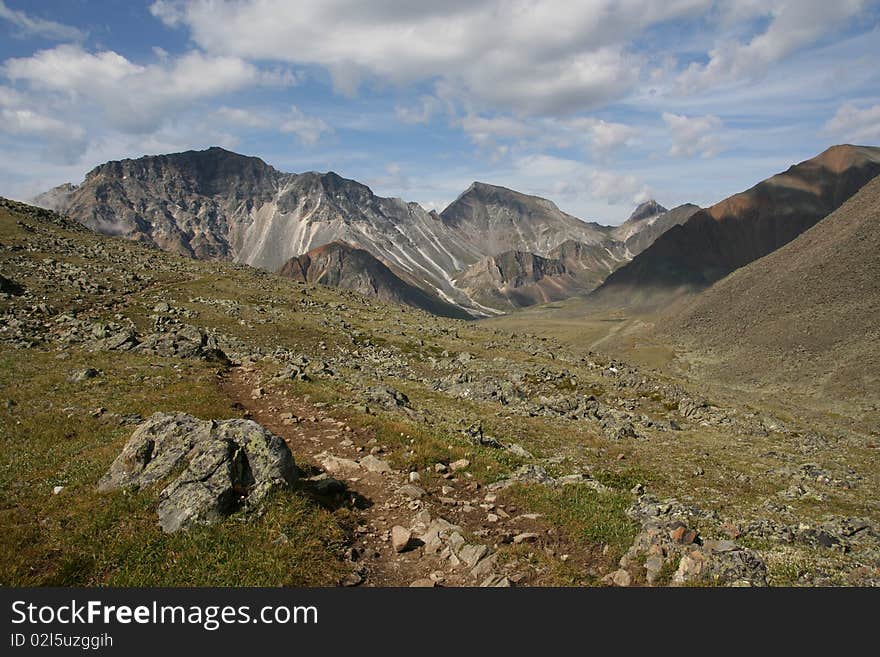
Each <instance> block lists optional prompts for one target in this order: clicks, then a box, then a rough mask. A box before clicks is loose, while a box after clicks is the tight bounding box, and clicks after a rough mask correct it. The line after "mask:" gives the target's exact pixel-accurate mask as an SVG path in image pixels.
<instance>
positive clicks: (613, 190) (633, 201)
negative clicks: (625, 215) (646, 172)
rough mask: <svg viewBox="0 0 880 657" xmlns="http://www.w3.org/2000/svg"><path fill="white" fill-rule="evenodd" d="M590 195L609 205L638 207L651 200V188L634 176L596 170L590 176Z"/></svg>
mask: <svg viewBox="0 0 880 657" xmlns="http://www.w3.org/2000/svg"><path fill="white" fill-rule="evenodd" d="M589 186H590V193H591V194H592V195H593V196H594V197H595V198H599V199H602V200H604V201H606V202H607V203H608V204H609V205H620V204H627V205H637V204H639V203H642V202H643V201H647V200H648V199H649V198H651V190H650V188H649V187H648V186H647V185H645V184H644V183H642V182H641V181H639V180H638V178H636V177H635V176H634V175H632V174H628V173H618V172H615V171H603V170H596V171H593V172H592V173H591V174H590V178H589Z"/></svg>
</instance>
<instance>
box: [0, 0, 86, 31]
mask: <svg viewBox="0 0 880 657" xmlns="http://www.w3.org/2000/svg"><path fill="white" fill-rule="evenodd" d="M0 20H4V21H7V22H8V23H11V24H12V25H13V26H14V27H15V29H16V30H17V31H18V33H19V34H21V35H22V36H36V37H42V38H44V39H50V40H52V41H81V40H83V39H84V38H85V37H86V34H85V32H83V31H82V30H80V29H78V28H76V27H73V26H72V25H64V24H63V23H57V22H55V21H50V20H46V19H45V18H39V17H37V16H31V15H29V14H27V13H26V12H23V11H20V10H16V9H10V8H9V7H7V6H6V3H5V2H4V1H3V0H0Z"/></svg>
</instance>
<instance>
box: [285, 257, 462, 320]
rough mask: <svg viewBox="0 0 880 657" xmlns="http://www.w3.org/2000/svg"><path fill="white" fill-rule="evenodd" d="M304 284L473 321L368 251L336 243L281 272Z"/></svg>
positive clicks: (294, 261) (293, 260)
mask: <svg viewBox="0 0 880 657" xmlns="http://www.w3.org/2000/svg"><path fill="white" fill-rule="evenodd" d="M279 273H280V274H281V275H282V276H289V277H290V278H293V279H294V280H297V281H302V282H303V283H319V284H321V285H329V286H332V287H341V288H345V289H347V290H352V291H354V292H357V293H359V294H363V295H365V296H370V297H376V298H378V299H381V300H382V301H388V302H391V303H403V304H407V305H409V306H413V307H414V308H421V309H422V310H425V311H427V312H430V313H433V314H435V315H440V316H442V317H455V318H457V319H471V316H470V315H468V314H467V313H466V312H465V311H463V310H462V309H461V308H459V307H458V306H454V305H452V304H449V303H444V302H443V301H441V300H440V299H438V298H437V297H435V296H433V295H430V294H427V293H426V292H425V291H424V290H422V289H421V288H418V287H416V286H415V285H412V284H411V283H408V282H406V281H405V280H403V278H402V277H401V276H399V275H398V274H396V273H394V272H393V271H392V270H391V269H389V268H388V267H387V266H385V264H384V263H382V262H381V261H379V260H377V259H376V258H375V257H373V256H372V255H371V254H370V253H369V252H368V251H365V250H364V249H359V248H356V247H354V246H352V245H350V244H346V243H345V242H340V241H335V242H331V243H330V244H325V245H323V246H319V247H318V248H316V249H312V250H311V251H309V252H308V253H304V254H303V255H301V256H297V257H295V258H291V259H290V260H288V261H287V262H286V263H284V265H283V266H282V267H281V269H280V270H279Z"/></svg>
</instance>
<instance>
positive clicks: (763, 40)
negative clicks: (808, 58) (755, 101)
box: [678, 0, 867, 93]
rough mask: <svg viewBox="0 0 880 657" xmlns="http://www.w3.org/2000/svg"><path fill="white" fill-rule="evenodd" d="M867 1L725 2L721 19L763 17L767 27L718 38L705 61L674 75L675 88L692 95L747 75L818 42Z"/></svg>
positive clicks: (858, 10)
mask: <svg viewBox="0 0 880 657" xmlns="http://www.w3.org/2000/svg"><path fill="white" fill-rule="evenodd" d="M866 4H867V0H838V1H837V2H827V0H766V1H762V2H753V1H751V0H749V1H747V2H739V3H736V2H735V3H731V2H727V3H725V6H724V8H723V10H722V13H721V15H722V17H723V18H724V19H725V21H726V22H736V21H742V20H745V19H752V18H755V17H767V18H769V19H770V20H769V23H768V25H767V28H766V29H765V30H764V31H763V32H761V33H760V34H758V35H756V36H754V37H753V38H752V39H751V40H749V41H748V42H743V41H738V40H733V39H723V40H720V41H719V42H718V43H716V44H715V47H714V48H712V50H710V51H709V61H708V62H706V63H705V64H701V63H696V62H695V63H692V64H690V65H689V66H688V68H687V69H686V70H685V71H683V72H682V73H681V74H680V76H679V78H678V86H679V89H680V90H681V91H683V92H685V93H694V92H698V91H702V90H704V89H707V88H710V87H712V86H715V85H717V84H721V83H726V82H730V81H735V80H741V79H752V78H756V77H760V76H762V75H764V73H766V71H767V68H768V67H769V66H770V65H771V64H773V63H774V62H777V61H779V60H781V59H783V58H784V57H786V56H788V55H790V54H791V53H793V52H795V51H797V50H800V49H801V48H804V47H805V46H809V45H811V44H813V43H815V42H817V41H818V40H819V39H820V38H822V37H823V36H825V35H827V34H829V33H831V32H833V31H834V30H836V29H837V28H839V27H840V26H842V25H844V24H846V23H847V22H848V21H849V20H850V19H852V18H853V17H854V16H856V15H858V14H859V13H860V12H861V11H862V10H863V9H864V8H865V6H866Z"/></svg>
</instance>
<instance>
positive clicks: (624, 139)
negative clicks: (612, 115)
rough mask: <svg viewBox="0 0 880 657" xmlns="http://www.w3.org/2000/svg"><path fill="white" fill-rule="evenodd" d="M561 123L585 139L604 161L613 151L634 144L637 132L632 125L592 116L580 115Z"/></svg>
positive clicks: (598, 157) (596, 154)
mask: <svg viewBox="0 0 880 657" xmlns="http://www.w3.org/2000/svg"><path fill="white" fill-rule="evenodd" d="M562 125H563V127H564V128H565V129H567V130H569V131H574V132H575V133H577V134H578V135H579V136H580V137H581V139H583V140H585V141H586V143H587V144H588V145H589V147H590V148H591V150H592V151H593V154H594V155H595V156H596V157H597V159H599V160H600V161H606V160H607V159H608V157H609V155H611V153H613V152H614V151H616V150H619V149H620V148H623V147H624V146H631V145H632V144H634V143H635V141H636V136H637V134H638V131H637V130H636V129H635V128H634V127H632V126H629V125H626V124H624V123H617V122H614V121H604V120H602V119H597V118H594V117H580V118H577V119H572V120H569V121H566V122H564V123H563V124H562Z"/></svg>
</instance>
